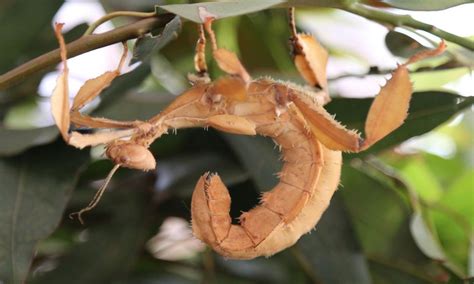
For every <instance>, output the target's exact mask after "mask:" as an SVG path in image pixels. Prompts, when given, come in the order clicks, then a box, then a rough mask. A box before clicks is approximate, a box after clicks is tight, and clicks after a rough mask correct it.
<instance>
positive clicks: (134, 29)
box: [0, 13, 174, 91]
mask: <svg viewBox="0 0 474 284" xmlns="http://www.w3.org/2000/svg"><path fill="white" fill-rule="evenodd" d="M173 17H174V15H173V14H171V13H167V14H160V15H159V16H155V17H151V18H146V19H143V20H140V21H137V22H135V23H132V24H129V25H125V26H122V27H119V28H116V29H114V30H111V31H109V32H105V33H102V34H92V35H86V36H83V37H80V38H79V39H77V40H75V41H73V42H71V43H69V44H67V45H66V49H67V53H68V57H69V58H72V57H75V56H77V55H80V54H83V53H86V52H89V51H91V50H95V49H98V48H101V47H104V46H108V45H111V44H114V43H119V42H123V41H126V40H129V39H134V38H138V37H142V36H144V35H145V34H147V33H149V32H150V31H151V30H153V29H155V28H158V27H163V26H164V25H166V24H167V23H168V22H169V21H171V20H172V19H173ZM59 62H61V57H60V55H59V48H58V49H55V50H53V51H50V52H48V53H45V54H43V55H41V56H38V57H36V58H35V59H32V60H30V61H28V62H26V63H24V64H23V65H21V66H19V67H17V68H15V69H13V70H11V71H9V72H7V73H5V74H3V75H1V76H0V91H2V90H6V89H8V88H9V87H12V86H13V85H15V84H18V83H20V82H21V81H23V80H25V79H26V78H28V77H29V76H31V75H32V74H34V73H36V72H39V71H41V70H44V69H46V68H48V67H50V66H53V65H55V64H58V63H59Z"/></svg>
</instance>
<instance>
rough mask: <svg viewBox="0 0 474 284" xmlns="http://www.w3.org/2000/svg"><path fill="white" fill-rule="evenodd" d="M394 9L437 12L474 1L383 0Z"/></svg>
mask: <svg viewBox="0 0 474 284" xmlns="http://www.w3.org/2000/svg"><path fill="white" fill-rule="evenodd" d="M380 2H383V3H386V4H388V5H390V6H392V7H394V8H400V9H405V10H414V11H437V10H444V9H447V8H450V7H454V6H458V5H462V4H468V3H474V1H473V0H381V1H380Z"/></svg>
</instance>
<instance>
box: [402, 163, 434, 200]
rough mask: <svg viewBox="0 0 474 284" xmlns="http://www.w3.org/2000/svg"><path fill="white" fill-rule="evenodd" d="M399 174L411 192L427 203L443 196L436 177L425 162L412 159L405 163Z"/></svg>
mask: <svg viewBox="0 0 474 284" xmlns="http://www.w3.org/2000/svg"><path fill="white" fill-rule="evenodd" d="M400 174H401V175H402V176H403V177H404V178H405V180H406V182H407V183H408V184H409V185H410V186H411V187H412V188H413V190H414V191H416V192H417V193H418V194H419V196H420V197H421V198H423V199H424V200H426V201H428V202H434V201H437V200H439V198H440V197H441V195H442V194H443V189H442V187H441V185H440V184H439V183H438V180H437V177H436V176H435V175H434V174H433V173H432V172H431V171H430V169H429V168H428V166H427V165H426V162H424V161H423V160H422V159H413V160H412V161H410V162H408V163H406V165H404V166H403V167H402V168H401V169H400Z"/></svg>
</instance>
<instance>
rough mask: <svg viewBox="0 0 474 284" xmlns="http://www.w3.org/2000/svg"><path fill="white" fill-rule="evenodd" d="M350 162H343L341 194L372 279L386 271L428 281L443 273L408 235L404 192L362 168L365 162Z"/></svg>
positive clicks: (423, 281) (400, 276) (408, 213)
mask: <svg viewBox="0 0 474 284" xmlns="http://www.w3.org/2000/svg"><path fill="white" fill-rule="evenodd" d="M352 164H353V166H347V165H345V166H343V172H342V179H341V184H342V189H341V194H342V196H343V198H344V201H345V205H346V208H347V210H348V212H349V215H350V218H351V220H352V224H353V226H354V229H355V231H356V235H357V236H358V239H359V241H360V243H361V245H362V248H363V251H364V252H365V254H366V255H367V256H368V258H369V260H370V261H371V272H372V273H373V275H375V277H374V279H378V277H380V276H383V275H385V274H386V273H388V272H390V274H391V275H392V276H391V277H390V279H405V280H404V282H402V283H432V281H433V280H434V279H438V277H441V276H444V275H445V274H446V273H445V272H444V270H442V269H441V268H440V267H439V266H438V265H436V264H435V263H433V262H432V261H431V260H430V259H428V258H427V257H426V256H425V255H424V254H423V253H422V252H421V251H420V250H419V249H418V247H417V245H416V243H415V242H414V240H413V238H412V236H411V233H410V228H409V223H410V218H411V214H412V210H411V208H410V206H409V204H408V202H407V198H408V197H407V196H406V194H405V193H403V192H400V191H398V190H396V189H394V188H392V186H391V185H390V182H389V180H387V178H385V177H384V176H375V175H374V174H372V173H370V174H369V173H368V172H365V171H367V166H366V165H364V164H360V163H356V161H354V162H353V163H352ZM373 264H374V265H373ZM409 279H411V280H409ZM385 281H387V282H386V283H397V282H396V281H395V282H391V281H388V279H387V280H385ZM399 283H400V282H399Z"/></svg>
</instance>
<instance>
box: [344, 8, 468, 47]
mask: <svg viewBox="0 0 474 284" xmlns="http://www.w3.org/2000/svg"><path fill="white" fill-rule="evenodd" d="M342 9H343V10H346V11H348V12H351V13H354V14H357V15H359V16H362V17H364V18H367V19H370V20H373V21H377V22H381V23H388V24H392V25H394V26H397V27H411V28H415V29H419V30H423V31H426V32H428V33H430V34H433V35H435V36H438V37H440V38H443V39H445V40H447V41H450V42H453V43H456V44H459V45H460V46H462V47H465V48H467V49H469V50H473V51H474V41H471V40H469V39H467V38H463V37H460V36H457V35H455V34H452V33H449V32H447V31H444V30H442V29H439V28H437V27H435V26H433V25H430V24H426V23H423V22H420V21H417V20H415V19H413V18H412V17H411V16H409V15H396V14H392V13H388V12H384V11H381V10H379V9H374V8H369V7H367V6H364V5H360V4H356V3H350V4H348V5H345V6H344V7H343V8H342Z"/></svg>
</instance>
